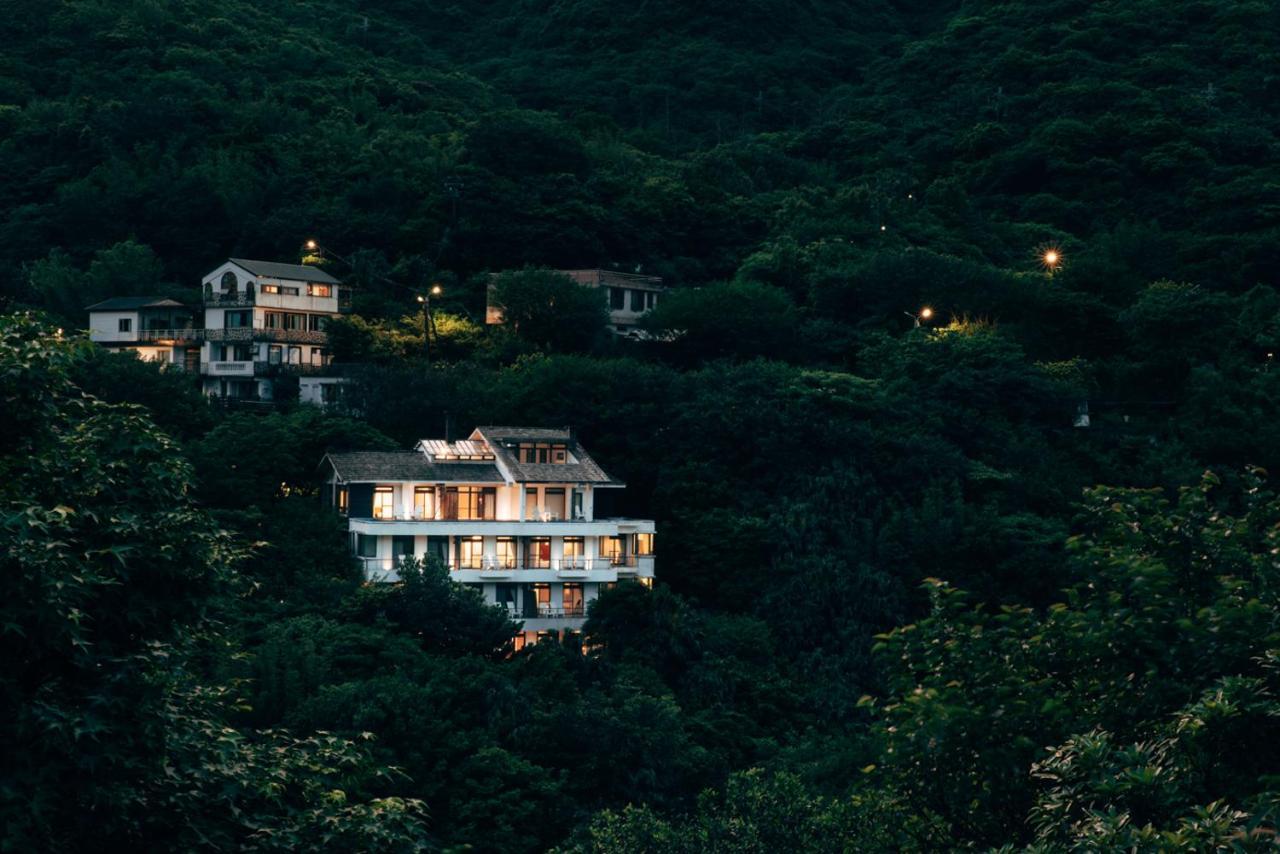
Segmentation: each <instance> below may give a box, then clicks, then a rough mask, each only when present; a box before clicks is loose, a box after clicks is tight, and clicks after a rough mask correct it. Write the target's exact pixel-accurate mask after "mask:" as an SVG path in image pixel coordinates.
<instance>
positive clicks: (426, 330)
mask: <svg viewBox="0 0 1280 854" xmlns="http://www.w3.org/2000/svg"><path fill="white" fill-rule="evenodd" d="M442 293H444V288H442V287H440V286H439V285H438V284H437V285H432V286H431V288H430V290H428V291H427V292H426V293H425V294H418V304H419V305H421V306H422V350H423V354H424V355H425V356H426V359H427V364H428V365H430V364H431V333H432V332H434V331H435V326H436V321H435V318H434V317H432V316H431V298H432V297H438V296H440V295H441V294H442Z"/></svg>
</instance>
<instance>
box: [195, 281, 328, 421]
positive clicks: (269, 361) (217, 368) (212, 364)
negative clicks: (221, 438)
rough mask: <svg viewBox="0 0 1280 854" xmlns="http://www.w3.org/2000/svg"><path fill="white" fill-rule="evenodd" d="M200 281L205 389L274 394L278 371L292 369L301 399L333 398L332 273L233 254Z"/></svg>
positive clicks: (217, 393)
mask: <svg viewBox="0 0 1280 854" xmlns="http://www.w3.org/2000/svg"><path fill="white" fill-rule="evenodd" d="M201 286H202V289H203V291H204V326H205V330H204V345H203V349H202V351H201V354H200V373H201V374H202V375H203V383H202V384H203V389H204V392H205V394H208V395H210V396H213V397H224V398H234V399H240V400H272V399H274V398H275V397H276V389H277V385H278V382H279V380H280V378H282V377H297V380H298V398H299V400H300V401H302V402H304V403H316V404H321V405H324V404H328V403H332V402H334V401H335V400H336V399H337V394H338V391H339V390H340V387H341V382H342V381H341V379H339V378H338V377H337V376H335V375H334V373H335V372H334V371H333V370H332V368H331V367H330V365H331V363H332V356H331V355H330V354H329V352H328V349H327V348H328V336H327V335H326V334H325V327H326V326H327V324H328V322H329V320H331V319H332V318H334V317H337V316H338V314H339V311H340V305H341V304H342V302H343V298H342V295H341V293H340V291H341V284H340V283H339V282H338V280H337V279H335V278H334V277H333V276H330V275H329V274H328V273H326V272H325V271H324V270H321V269H319V268H318V267H308V266H303V265H300V264H281V263H277V262H273V261H253V260H249V259H246V258H231V259H229V260H228V261H227V262H226V263H224V264H222V265H220V266H218V267H217V268H215V269H214V270H212V271H211V272H209V273H207V274H206V275H205V276H204V278H203V280H202V282H201Z"/></svg>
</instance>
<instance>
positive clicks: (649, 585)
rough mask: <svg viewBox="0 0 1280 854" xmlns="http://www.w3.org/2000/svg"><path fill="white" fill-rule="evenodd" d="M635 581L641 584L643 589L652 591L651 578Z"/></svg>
mask: <svg viewBox="0 0 1280 854" xmlns="http://www.w3.org/2000/svg"><path fill="white" fill-rule="evenodd" d="M636 581H639V582H640V583H641V584H643V585H644V586H645V587H648V588H649V589H650V590H652V589H653V579H652V578H637V579H636Z"/></svg>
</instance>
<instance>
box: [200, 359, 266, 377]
mask: <svg viewBox="0 0 1280 854" xmlns="http://www.w3.org/2000/svg"><path fill="white" fill-rule="evenodd" d="M200 373H202V374H204V375H206V376H211V377H251V376H253V362H230V361H228V362H201V363H200Z"/></svg>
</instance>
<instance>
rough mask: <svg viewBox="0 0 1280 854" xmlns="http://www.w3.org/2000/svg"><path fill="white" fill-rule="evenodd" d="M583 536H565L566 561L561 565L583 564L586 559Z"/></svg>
mask: <svg viewBox="0 0 1280 854" xmlns="http://www.w3.org/2000/svg"><path fill="white" fill-rule="evenodd" d="M585 554H586V551H585V550H584V547H583V539H582V537H565V538H564V561H563V562H562V563H561V566H583V565H584V564H583V561H584V560H585V559H586V558H585V557H584V555H585Z"/></svg>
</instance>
